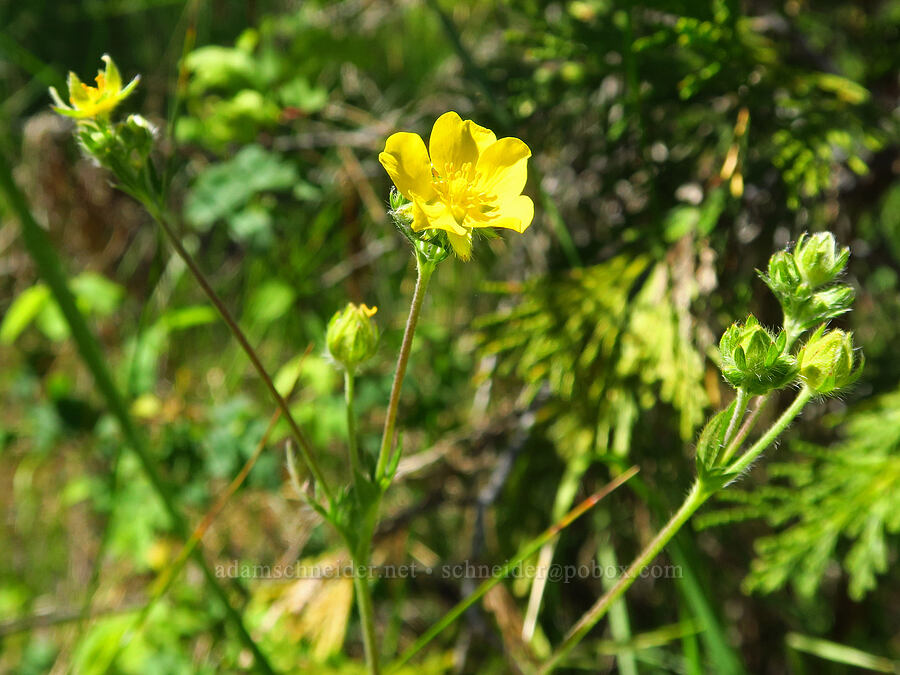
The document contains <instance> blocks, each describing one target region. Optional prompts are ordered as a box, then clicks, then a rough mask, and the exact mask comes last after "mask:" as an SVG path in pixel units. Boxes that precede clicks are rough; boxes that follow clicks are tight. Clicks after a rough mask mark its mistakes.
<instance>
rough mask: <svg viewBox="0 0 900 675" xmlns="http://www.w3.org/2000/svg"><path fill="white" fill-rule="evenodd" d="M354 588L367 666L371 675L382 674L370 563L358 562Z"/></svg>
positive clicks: (354, 575)
mask: <svg viewBox="0 0 900 675" xmlns="http://www.w3.org/2000/svg"><path fill="white" fill-rule="evenodd" d="M353 587H354V588H355V589H356V607H357V609H358V610H359V621H360V623H361V624H362V634H363V646H364V647H365V650H366V664H367V665H368V667H369V673H370V674H371V675H379V673H381V665H380V663H379V656H378V643H377V641H376V638H375V608H374V607H373V605H372V589H371V588H369V574H368V562H366V563H365V564H363V563H360V562H357V563H356V569H355V570H353Z"/></svg>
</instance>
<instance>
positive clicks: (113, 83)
mask: <svg viewBox="0 0 900 675" xmlns="http://www.w3.org/2000/svg"><path fill="white" fill-rule="evenodd" d="M100 58H101V60H103V62H104V63H106V70H105V71H104V73H103V75H104V78H103V79H104V81H105V82H106V87H107V89H108V91H109V92H110V93H118V91H119V90H120V89H121V88H122V75H121V74H120V73H119V69H118V68H117V67H116V64H115V63H114V62H113V60H112V57H111V56H110V55H109V54H104V55H103V56H101V57H100Z"/></svg>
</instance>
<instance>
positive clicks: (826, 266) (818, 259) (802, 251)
mask: <svg viewBox="0 0 900 675" xmlns="http://www.w3.org/2000/svg"><path fill="white" fill-rule="evenodd" d="M849 257H850V249H848V248H846V247H844V248H843V249H839V248H838V247H837V245H836V243H835V240H834V235H833V234H831V233H830V232H819V233H817V234H814V235H812V236H808V235H806V234H803V235H802V236H801V237H800V239H799V240H798V241H797V245H796V246H795V247H794V250H793V252H791V251H778V252H777V253H775V254H773V255H772V257H771V258H769V267H768V273H767V274H763V273H762V272H760V273H759V275H760V277H762V280H763V281H764V282H765V283H766V285H767V286H768V287H769V288H770V289H771V290H772V293H773V294H774V295H775V297H776V298H778V302H779V303H781V308H782V309H783V310H784V327H785V330H786V331H787V332H788V335H789V342H792V341H793V340H795V339H796V338H797V337H798V336H799V335H800V334H802V333H803V332H805V331H807V330H810V329H811V328H813V327H814V326H817V325H819V324H821V323H822V322H824V321H828V320H830V319H833V318H835V317H838V316H840V315H841V314H844V313H845V312H847V311H849V309H850V305H851V303H852V302H853V298H854V295H855V293H854V291H853V289H852V288H851V287H850V286H848V285H846V284H837V283H834V281H835V279H836V278H837V276H838V275H839V274H840V273H841V272H842V271H843V269H844V267H846V265H847V260H848V258H849Z"/></svg>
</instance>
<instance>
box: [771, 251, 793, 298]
mask: <svg viewBox="0 0 900 675" xmlns="http://www.w3.org/2000/svg"><path fill="white" fill-rule="evenodd" d="M763 280H764V281H765V282H766V283H767V284H768V286H769V288H771V289H772V292H773V293H775V295H776V296H777V297H778V298H779V299H781V298H782V297H784V296H791V295H794V294H796V293H797V291H798V290H799V287H800V284H801V282H802V281H803V280H802V279H801V278H800V270H798V269H797V264H796V263H795V262H794V256H793V255H792V254H791V253H788V252H787V251H778V252H777V253H774V254H772V257H771V258H769V274H768V276H763Z"/></svg>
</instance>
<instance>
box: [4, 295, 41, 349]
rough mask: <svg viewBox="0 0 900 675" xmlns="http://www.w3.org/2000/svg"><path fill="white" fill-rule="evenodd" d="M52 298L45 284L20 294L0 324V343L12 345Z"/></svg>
mask: <svg viewBox="0 0 900 675" xmlns="http://www.w3.org/2000/svg"><path fill="white" fill-rule="evenodd" d="M49 300H50V289H48V288H47V287H46V286H45V285H44V284H35V285H34V286H32V287H30V288H26V289H25V290H24V291H22V292H21V293H20V294H19V297H17V298H16V299H15V300H13V302H12V304H11V305H10V306H9V309H8V310H7V311H6V316H4V317H3V323H2V324H0V344H5V345H11V344H12V343H13V342H15V341H16V338H18V337H19V335H20V334H21V333H22V331H23V330H25V329H26V328H28V325H29V324H30V323H31V322H32V321H34V320H35V318H36V317H37V315H38V314H39V313H40V312H41V311H42V310H43V309H44V308H45V307H46V306H47V303H48V301H49Z"/></svg>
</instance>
